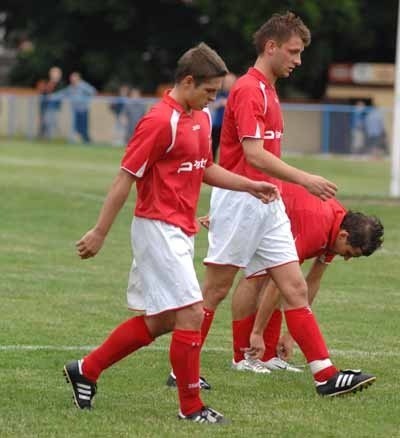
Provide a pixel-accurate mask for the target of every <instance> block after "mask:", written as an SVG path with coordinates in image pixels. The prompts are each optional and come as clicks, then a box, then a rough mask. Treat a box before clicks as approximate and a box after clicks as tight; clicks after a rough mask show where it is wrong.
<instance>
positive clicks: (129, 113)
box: [124, 87, 146, 143]
mask: <svg viewBox="0 0 400 438" xmlns="http://www.w3.org/2000/svg"><path fill="white" fill-rule="evenodd" d="M141 96H142V93H141V91H140V89H139V88H135V87H134V88H132V89H131V91H130V92H129V99H128V101H127V103H126V105H125V107H124V115H125V117H126V129H125V143H128V141H129V139H130V138H131V137H132V134H133V131H134V130H135V128H136V125H137V123H138V121H139V120H140V119H141V118H142V117H143V116H144V114H145V113H146V106H145V104H144V102H143V99H141Z"/></svg>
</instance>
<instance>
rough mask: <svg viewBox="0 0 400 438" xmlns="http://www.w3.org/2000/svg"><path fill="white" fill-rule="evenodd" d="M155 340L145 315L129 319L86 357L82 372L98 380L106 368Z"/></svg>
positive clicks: (93, 379) (90, 378)
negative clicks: (145, 320)
mask: <svg viewBox="0 0 400 438" xmlns="http://www.w3.org/2000/svg"><path fill="white" fill-rule="evenodd" d="M153 341H154V339H153V338H152V336H151V335H150V333H149V329H148V328H147V325H146V323H145V322H144V316H137V317H135V318H131V319H128V320H127V321H125V322H123V323H122V324H121V325H119V326H118V327H116V328H115V329H114V330H113V331H112V332H111V334H110V335H109V337H108V338H107V339H106V340H105V341H104V342H103V343H102V344H101V345H100V347H98V348H96V349H95V350H93V351H92V352H91V353H90V354H88V355H87V356H86V357H84V359H83V365H82V373H83V375H84V376H85V377H86V378H87V379H89V380H91V381H92V382H96V381H97V379H98V378H99V376H100V373H101V372H102V371H104V370H105V369H106V368H108V367H109V366H111V365H112V364H113V363H115V362H118V361H119V360H121V359H123V358H124V357H126V356H128V354H130V353H133V352H134V351H135V350H138V349H139V348H140V347H144V346H145V345H148V344H150V343H151V342H153Z"/></svg>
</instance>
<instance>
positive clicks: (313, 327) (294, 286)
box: [269, 262, 375, 396]
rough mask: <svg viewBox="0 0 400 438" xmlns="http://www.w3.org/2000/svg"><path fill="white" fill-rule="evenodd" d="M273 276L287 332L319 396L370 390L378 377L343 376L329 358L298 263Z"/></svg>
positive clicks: (349, 373) (357, 374)
mask: <svg viewBox="0 0 400 438" xmlns="http://www.w3.org/2000/svg"><path fill="white" fill-rule="evenodd" d="M269 272H270V275H271V277H272V279H273V280H274V282H275V284H276V285H277V287H278V288H279V290H280V291H281V292H282V295H283V296H284V298H285V300H286V304H285V318H286V324H287V326H288V330H289V332H290V334H291V335H292V337H293V338H294V340H295V341H296V342H297V344H298V345H299V347H300V349H301V350H302V352H303V354H304V356H305V357H306V359H307V362H308V364H309V366H310V369H311V372H312V374H313V376H314V380H315V384H316V387H317V392H318V393H320V394H322V395H327V396H335V395H339V394H343V393H346V392H351V391H355V390H356V389H358V388H362V387H364V386H368V385H369V384H371V383H372V382H373V381H374V380H375V377H374V376H371V375H364V374H361V373H360V372H350V371H348V372H341V371H339V370H337V369H336V368H335V367H334V366H333V364H332V362H331V360H330V357H329V352H328V349H327V347H326V344H325V341H324V338H323V336H322V334H321V332H320V329H319V326H318V323H317V320H316V318H315V317H314V314H313V312H312V310H311V308H310V307H309V305H308V296H307V285H306V282H305V280H304V277H303V275H302V272H301V269H300V266H299V264H298V263H297V262H293V263H288V264H286V265H283V266H278V267H275V268H272V269H270V271H269Z"/></svg>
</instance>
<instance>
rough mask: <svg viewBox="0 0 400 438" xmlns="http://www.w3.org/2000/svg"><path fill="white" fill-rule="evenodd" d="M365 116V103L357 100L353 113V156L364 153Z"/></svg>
mask: <svg viewBox="0 0 400 438" xmlns="http://www.w3.org/2000/svg"><path fill="white" fill-rule="evenodd" d="M365 114H366V105H365V102H364V101H363V100H357V102H356V103H355V104H354V110H353V112H352V113H351V152H352V153H353V154H360V153H362V151H363V149H364V147H365Z"/></svg>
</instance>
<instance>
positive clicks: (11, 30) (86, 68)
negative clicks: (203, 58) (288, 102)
mask: <svg viewBox="0 0 400 438" xmlns="http://www.w3.org/2000/svg"><path fill="white" fill-rule="evenodd" d="M1 10H2V11H4V12H6V14H7V15H6V19H5V26H6V32H7V33H6V40H7V42H8V44H9V45H11V46H13V45H14V46H16V45H18V44H19V43H20V42H21V41H22V40H26V39H29V40H30V41H32V43H33V47H34V48H33V50H30V51H29V50H28V51H21V52H20V54H19V57H18V63H17V65H16V67H15V68H14V70H13V72H12V76H11V80H12V82H13V83H14V84H20V85H29V86H32V85H34V84H35V82H36V81H37V80H38V79H39V78H41V77H43V76H46V73H47V70H48V68H49V67H50V66H52V65H54V64H58V65H60V66H61V67H62V68H63V70H64V71H65V72H66V73H67V74H68V73H69V72H71V71H73V70H79V71H81V72H82V74H83V76H84V77H85V78H86V79H88V80H89V81H90V82H92V83H93V84H94V85H95V86H97V87H98V88H99V89H104V88H105V89H107V88H113V87H115V86H116V85H118V84H119V83H121V82H129V83H133V84H136V85H139V86H141V87H142V88H143V89H144V90H145V91H147V92H153V91H154V90H155V88H156V87H157V85H158V84H159V83H162V82H168V81H170V80H171V78H172V75H173V70H174V66H175V63H176V60H177V58H178V57H179V55H180V54H181V53H182V52H183V51H185V50H186V49H187V48H188V47H190V46H192V45H194V44H196V43H197V42H199V41H201V40H204V41H206V42H208V43H209V44H210V45H212V46H213V47H214V48H216V49H217V50H218V51H220V53H221V54H222V55H223V57H224V58H225V60H226V62H227V64H228V66H229V67H230V69H231V70H232V71H235V72H237V73H242V72H243V71H244V70H246V69H247V67H248V66H249V65H251V64H252V63H253V61H254V50H253V47H252V44H251V37H252V34H253V32H254V31H255V30H256V29H257V28H258V27H259V26H260V25H261V24H262V23H263V22H264V21H266V19H268V17H269V16H270V15H271V14H272V13H274V12H284V11H286V10H291V11H293V12H295V13H297V14H299V15H300V16H301V17H302V18H303V19H304V21H305V22H306V23H307V25H308V26H309V27H310V29H311V31H312V35H313V42H312V44H311V46H310V47H309V48H308V49H307V50H306V51H305V52H304V57H303V66H302V68H301V69H299V70H298V71H296V72H295V73H294V75H293V77H292V78H291V79H290V80H288V81H283V83H282V84H281V86H282V87H283V88H282V89H281V90H280V91H281V93H282V94H283V96H302V95H304V96H307V97H313V98H320V97H321V96H323V94H324V87H325V83H326V75H327V67H328V65H329V64H330V63H331V62H360V61H370V62H393V61H394V56H395V30H396V15H397V1H396V0H381V1H379V2H371V1H368V0H335V1H331V0H318V1H317V0H280V1H278V0H270V1H268V2H266V1H265V0H253V1H252V2H250V3H246V2H244V1H243V0H219V1H212V0H180V1H179V0H158V1H155V0H147V1H143V0H139V1H134V2H132V1H129V0H84V1H82V0H59V1H57V2H54V1H53V0H40V1H37V2H30V1H27V0H3V2H2V6H1Z"/></svg>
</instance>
